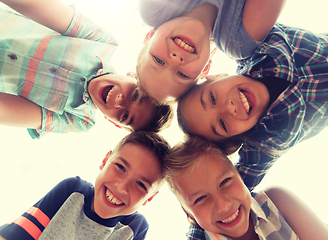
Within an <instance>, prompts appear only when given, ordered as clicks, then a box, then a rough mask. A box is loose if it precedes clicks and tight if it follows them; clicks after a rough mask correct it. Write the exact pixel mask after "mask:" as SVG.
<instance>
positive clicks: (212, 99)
mask: <svg viewBox="0 0 328 240" xmlns="http://www.w3.org/2000/svg"><path fill="white" fill-rule="evenodd" d="M210 99H211V102H212V103H213V105H215V104H216V102H215V97H214V95H213V93H212V92H210Z"/></svg>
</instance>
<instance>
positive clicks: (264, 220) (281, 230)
mask: <svg viewBox="0 0 328 240" xmlns="http://www.w3.org/2000/svg"><path fill="white" fill-rule="evenodd" d="M252 197H253V198H252V205H251V211H250V214H251V218H252V220H253V222H254V230H255V232H256V234H257V235H258V237H259V239H260V240H299V238H298V236H297V235H296V234H295V232H294V231H293V230H292V229H291V227H290V226H289V225H288V224H287V222H286V221H285V219H284V218H283V217H282V216H281V214H280V213H279V211H278V209H277V207H276V206H275V205H274V204H273V202H272V201H271V200H270V198H268V196H267V195H266V194H265V193H264V192H259V193H252ZM188 239H189V240H231V238H230V237H227V236H225V235H221V234H217V233H212V232H208V231H204V230H203V229H202V228H200V227H195V226H191V227H190V228H189V232H188Z"/></svg>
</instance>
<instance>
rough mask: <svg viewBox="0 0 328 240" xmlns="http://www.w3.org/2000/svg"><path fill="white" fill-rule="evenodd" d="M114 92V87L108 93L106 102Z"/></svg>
mask: <svg viewBox="0 0 328 240" xmlns="http://www.w3.org/2000/svg"><path fill="white" fill-rule="evenodd" d="M112 94H113V88H112V89H111V90H110V91H109V92H108V93H107V97H106V103H107V102H108V100H109V99H110V97H111V96H112Z"/></svg>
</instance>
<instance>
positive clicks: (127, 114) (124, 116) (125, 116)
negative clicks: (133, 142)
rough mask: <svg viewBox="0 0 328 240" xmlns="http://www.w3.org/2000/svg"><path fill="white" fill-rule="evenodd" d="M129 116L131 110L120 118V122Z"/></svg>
mask: <svg viewBox="0 0 328 240" xmlns="http://www.w3.org/2000/svg"><path fill="white" fill-rule="evenodd" d="M128 117H129V112H128V111H126V112H125V113H124V115H123V117H122V119H121V120H120V122H124V121H125V120H126V119H127V118H128Z"/></svg>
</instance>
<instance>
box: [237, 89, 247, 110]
mask: <svg viewBox="0 0 328 240" xmlns="http://www.w3.org/2000/svg"><path fill="white" fill-rule="evenodd" d="M239 95H240V99H241V101H242V103H243V106H244V108H245V109H246V112H247V113H248V112H249V103H248V101H247V98H246V96H245V94H244V93H242V92H241V91H239Z"/></svg>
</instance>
